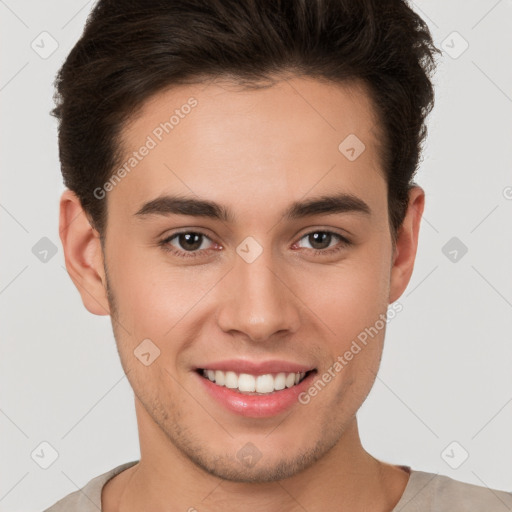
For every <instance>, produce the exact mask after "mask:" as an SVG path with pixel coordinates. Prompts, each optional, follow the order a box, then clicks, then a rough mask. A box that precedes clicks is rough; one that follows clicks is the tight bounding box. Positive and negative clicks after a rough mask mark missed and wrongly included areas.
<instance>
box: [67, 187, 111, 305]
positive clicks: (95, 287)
mask: <svg viewBox="0 0 512 512" xmlns="http://www.w3.org/2000/svg"><path fill="white" fill-rule="evenodd" d="M59 235H60V240H61V242H62V248H63V250H64V259H65V262H66V268H67V271H68V273H69V275H70V277H71V279H72V280H73V283H74V284H75V286H76V287H77V289H78V291H79V293H80V295H81V297H82V302H83V303H84V306H85V307H86V308H87V310H88V311H90V312H91V313H93V314H95V315H109V314H110V309H109V305H108V300H107V291H106V290H107V288H106V280H105V273H104V267H103V251H102V248H101V242H100V236H99V233H98V232H97V231H96V230H95V229H94V228H93V227H92V226H91V223H90V222H89V219H88V217H87V215H86V214H85V211H84V210H83V208H82V205H81V203H80V200H79V199H78V197H77V196H76V195H75V193H74V192H72V191H71V190H65V191H64V192H63V193H62V196H61V199H60V214H59Z"/></svg>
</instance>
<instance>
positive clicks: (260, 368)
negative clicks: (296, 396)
mask: <svg viewBox="0 0 512 512" xmlns="http://www.w3.org/2000/svg"><path fill="white" fill-rule="evenodd" d="M196 369H203V370H221V371H224V372H229V371H232V372H235V373H249V374H251V375H265V374H267V373H281V372H283V373H302V372H308V371H310V370H314V369H315V367H314V366H312V365H306V364H300V363H294V362H292V361H284V360H278V359H271V360H267V361H249V360H247V359H226V360H224V361H215V362H212V363H204V365H198V366H197V368H196Z"/></svg>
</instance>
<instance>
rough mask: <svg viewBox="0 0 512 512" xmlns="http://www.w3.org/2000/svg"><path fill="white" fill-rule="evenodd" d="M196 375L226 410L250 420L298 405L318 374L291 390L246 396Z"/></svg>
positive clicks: (311, 375)
mask: <svg viewBox="0 0 512 512" xmlns="http://www.w3.org/2000/svg"><path fill="white" fill-rule="evenodd" d="M194 373H195V374H196V375H197V378H198V379H199V380H200V381H201V382H202V385H203V386H204V387H205V388H206V391H207V392H208V393H210V395H211V396H213V398H215V399H216V400H217V401H218V402H219V403H221V404H222V405H223V406H224V407H225V408H226V409H228V410H229V411H232V412H234V413H237V414H239V415H240V416H247V417H248V418H267V417H270V416H275V415H277V414H279V413H282V412H284V411H286V410H287V409H289V408H291V407H292V406H293V405H294V404H296V403H298V396H299V395H300V394H301V393H302V392H304V391H305V390H306V389H307V388H308V387H309V386H310V385H311V381H312V379H313V377H314V375H315V374H316V372H314V371H313V372H311V373H310V374H309V375H306V377H305V378H304V379H303V380H302V381H301V382H299V384H296V385H295V386H292V387H291V388H285V389H282V390H280V391H274V392H273V393H269V394H268V395H244V394H243V393H240V392H238V391H235V390H233V389H230V388H227V387H225V386H218V385H217V384H215V383H213V382H212V381H211V380H210V379H207V378H206V377H202V376H201V375H199V373H198V372H194Z"/></svg>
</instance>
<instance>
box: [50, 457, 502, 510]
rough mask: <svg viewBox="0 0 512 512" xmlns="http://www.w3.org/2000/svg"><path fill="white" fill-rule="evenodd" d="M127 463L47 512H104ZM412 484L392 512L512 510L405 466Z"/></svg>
mask: <svg viewBox="0 0 512 512" xmlns="http://www.w3.org/2000/svg"><path fill="white" fill-rule="evenodd" d="M137 462H138V460H136V461H132V462H127V463H125V464H122V465H121V466H118V467H116V468H114V469H111V470H110V471H107V472H106V473H104V474H103V475H100V476H97V477H96V478H93V479H92V480H91V481H90V482H89V483H88V484H87V485H85V486H84V487H82V488H81V489H80V490H78V491H75V492H72V493H71V494H68V495H67V496H66V497H64V498H62V499H61V500H59V501H58V502H57V503H55V504H54V505H52V506H51V507H50V508H48V509H46V510H45V511H44V512H98V511H101V491H102V489H103V486H104V485H105V484H106V483H107V482H108V481H109V480H110V479H111V478H113V477H114V476H116V475H117V474H119V473H121V471H124V470H125V469H128V468H129V467H131V466H133V465H134V464H137ZM401 467H402V468H403V469H405V470H406V471H407V472H408V473H410V476H409V482H408V483H407V486H406V488H405V490H404V493H403V494H402V497H401V498H400V501H399V502H398V503H397V504H396V506H395V508H394V509H393V510H392V511H391V512H507V511H509V512H510V511H512V493H511V492H505V491H497V490H494V489H488V488H487V487H480V486H478V485H472V484H467V483H464V482H459V481H458V480H453V479H452V478H449V477H447V476H443V475H438V474H436V473H427V472H424V471H416V470H413V469H411V468H410V467H409V466H401Z"/></svg>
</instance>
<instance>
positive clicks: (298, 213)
mask: <svg viewBox="0 0 512 512" xmlns="http://www.w3.org/2000/svg"><path fill="white" fill-rule="evenodd" d="M336 213H358V214H363V215H367V216H370V215H371V214H372V211H371V209H370V207H369V206H368V204H367V203H365V202H364V201H363V200H362V199H361V198H359V197H357V196H355V195H353V194H350V193H339V194H335V195H323V196H319V197H314V198H311V199H308V200H306V201H296V202H294V203H292V204H291V205H290V206H289V207H288V208H287V210H286V211H285V212H284V213H283V216H284V217H285V218H286V219H288V220H294V219H301V218H305V217H311V216H314V215H331V214H336ZM135 215H136V216H146V215H162V216H167V215H190V216H192V217H206V218H210V219H215V220H221V221H224V222H228V223H233V222H234V219H235V216H234V215H233V213H232V212H231V211H230V210H229V208H226V207H225V206H222V205H220V204H218V203H215V202H213V201H209V200H205V199H196V198H193V197H180V196H168V195H166V196H161V197H157V198H156V199H153V200H151V201H148V202H147V203H144V205H143V206H142V207H141V208H140V209H139V210H138V211H137V212H136V213H135Z"/></svg>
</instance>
